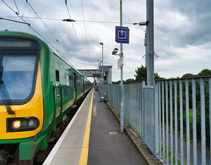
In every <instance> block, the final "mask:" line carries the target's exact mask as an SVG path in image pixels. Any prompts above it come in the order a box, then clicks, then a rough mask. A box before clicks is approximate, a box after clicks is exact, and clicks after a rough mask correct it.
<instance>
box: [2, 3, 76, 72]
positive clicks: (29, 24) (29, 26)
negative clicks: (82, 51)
mask: <svg viewBox="0 0 211 165" xmlns="http://www.w3.org/2000/svg"><path fill="white" fill-rule="evenodd" d="M2 2H3V3H4V4H5V5H6V6H8V7H9V8H10V9H11V10H12V11H13V12H14V13H15V14H16V15H17V16H18V17H19V18H20V19H22V20H23V21H24V22H19V21H14V20H13V22H18V23H25V24H27V25H29V27H30V28H31V29H32V30H33V31H34V32H35V33H37V34H38V35H39V36H40V37H41V38H42V39H43V40H44V41H46V42H47V43H48V44H49V45H50V46H51V47H52V48H54V49H55V50H57V49H56V48H55V47H54V46H53V45H52V44H51V43H50V42H48V40H46V39H45V38H44V37H43V36H42V35H41V34H40V33H39V32H38V31H36V30H35V29H34V28H33V27H32V26H30V24H29V23H27V22H26V21H25V20H24V19H23V18H22V17H20V16H19V15H18V14H17V12H15V11H14V10H13V9H12V8H11V7H10V6H9V5H8V4H7V3H6V2H4V0H2ZM26 2H27V1H26ZM4 20H6V19H4ZM57 42H58V43H59V44H60V45H61V43H60V42H59V41H57ZM61 47H62V48H63V49H64V47H63V46H62V45H61ZM64 50H65V52H66V53H67V51H66V49H64ZM57 51H58V50H57ZM67 54H68V53H67ZM73 67H74V68H76V67H75V66H74V65H73Z"/></svg>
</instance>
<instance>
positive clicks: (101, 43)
mask: <svg viewBox="0 0 211 165" xmlns="http://www.w3.org/2000/svg"><path fill="white" fill-rule="evenodd" d="M99 44H100V45H102V74H103V42H100V43H99ZM102 76H103V83H104V74H103V75H102Z"/></svg>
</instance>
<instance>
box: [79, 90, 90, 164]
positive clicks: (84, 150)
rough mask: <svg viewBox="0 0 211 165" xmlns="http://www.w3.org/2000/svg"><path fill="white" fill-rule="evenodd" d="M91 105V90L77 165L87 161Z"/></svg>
mask: <svg viewBox="0 0 211 165" xmlns="http://www.w3.org/2000/svg"><path fill="white" fill-rule="evenodd" d="M92 103H93V90H92V98H91V103H90V107H89V114H88V118H87V123H86V130H85V135H84V142H83V146H82V149H81V157H80V162H79V165H87V161H88V152H89V136H90V129H91V116H92Z"/></svg>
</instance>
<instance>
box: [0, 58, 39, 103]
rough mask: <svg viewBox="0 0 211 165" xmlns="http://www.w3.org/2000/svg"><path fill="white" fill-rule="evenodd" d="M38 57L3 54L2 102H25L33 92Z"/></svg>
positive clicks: (0, 95) (0, 92)
mask: <svg viewBox="0 0 211 165" xmlns="http://www.w3.org/2000/svg"><path fill="white" fill-rule="evenodd" d="M36 58H37V56H36V55H33V54H24V55H21V54H15V55H13V54H5V55H4V54H3V56H2V57H1V59H0V67H1V70H0V71H1V74H0V75H1V77H0V79H1V80H0V81H1V84H0V101H4V100H10V101H15V100H24V99H26V98H27V97H29V95H30V94H31V92H32V88H33V82H34V78H35V76H34V75H35V74H34V73H35V68H36Z"/></svg>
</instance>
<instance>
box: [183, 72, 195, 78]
mask: <svg viewBox="0 0 211 165" xmlns="http://www.w3.org/2000/svg"><path fill="white" fill-rule="evenodd" d="M188 77H195V75H194V74H191V73H186V74H184V75H183V76H182V78H188Z"/></svg>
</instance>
